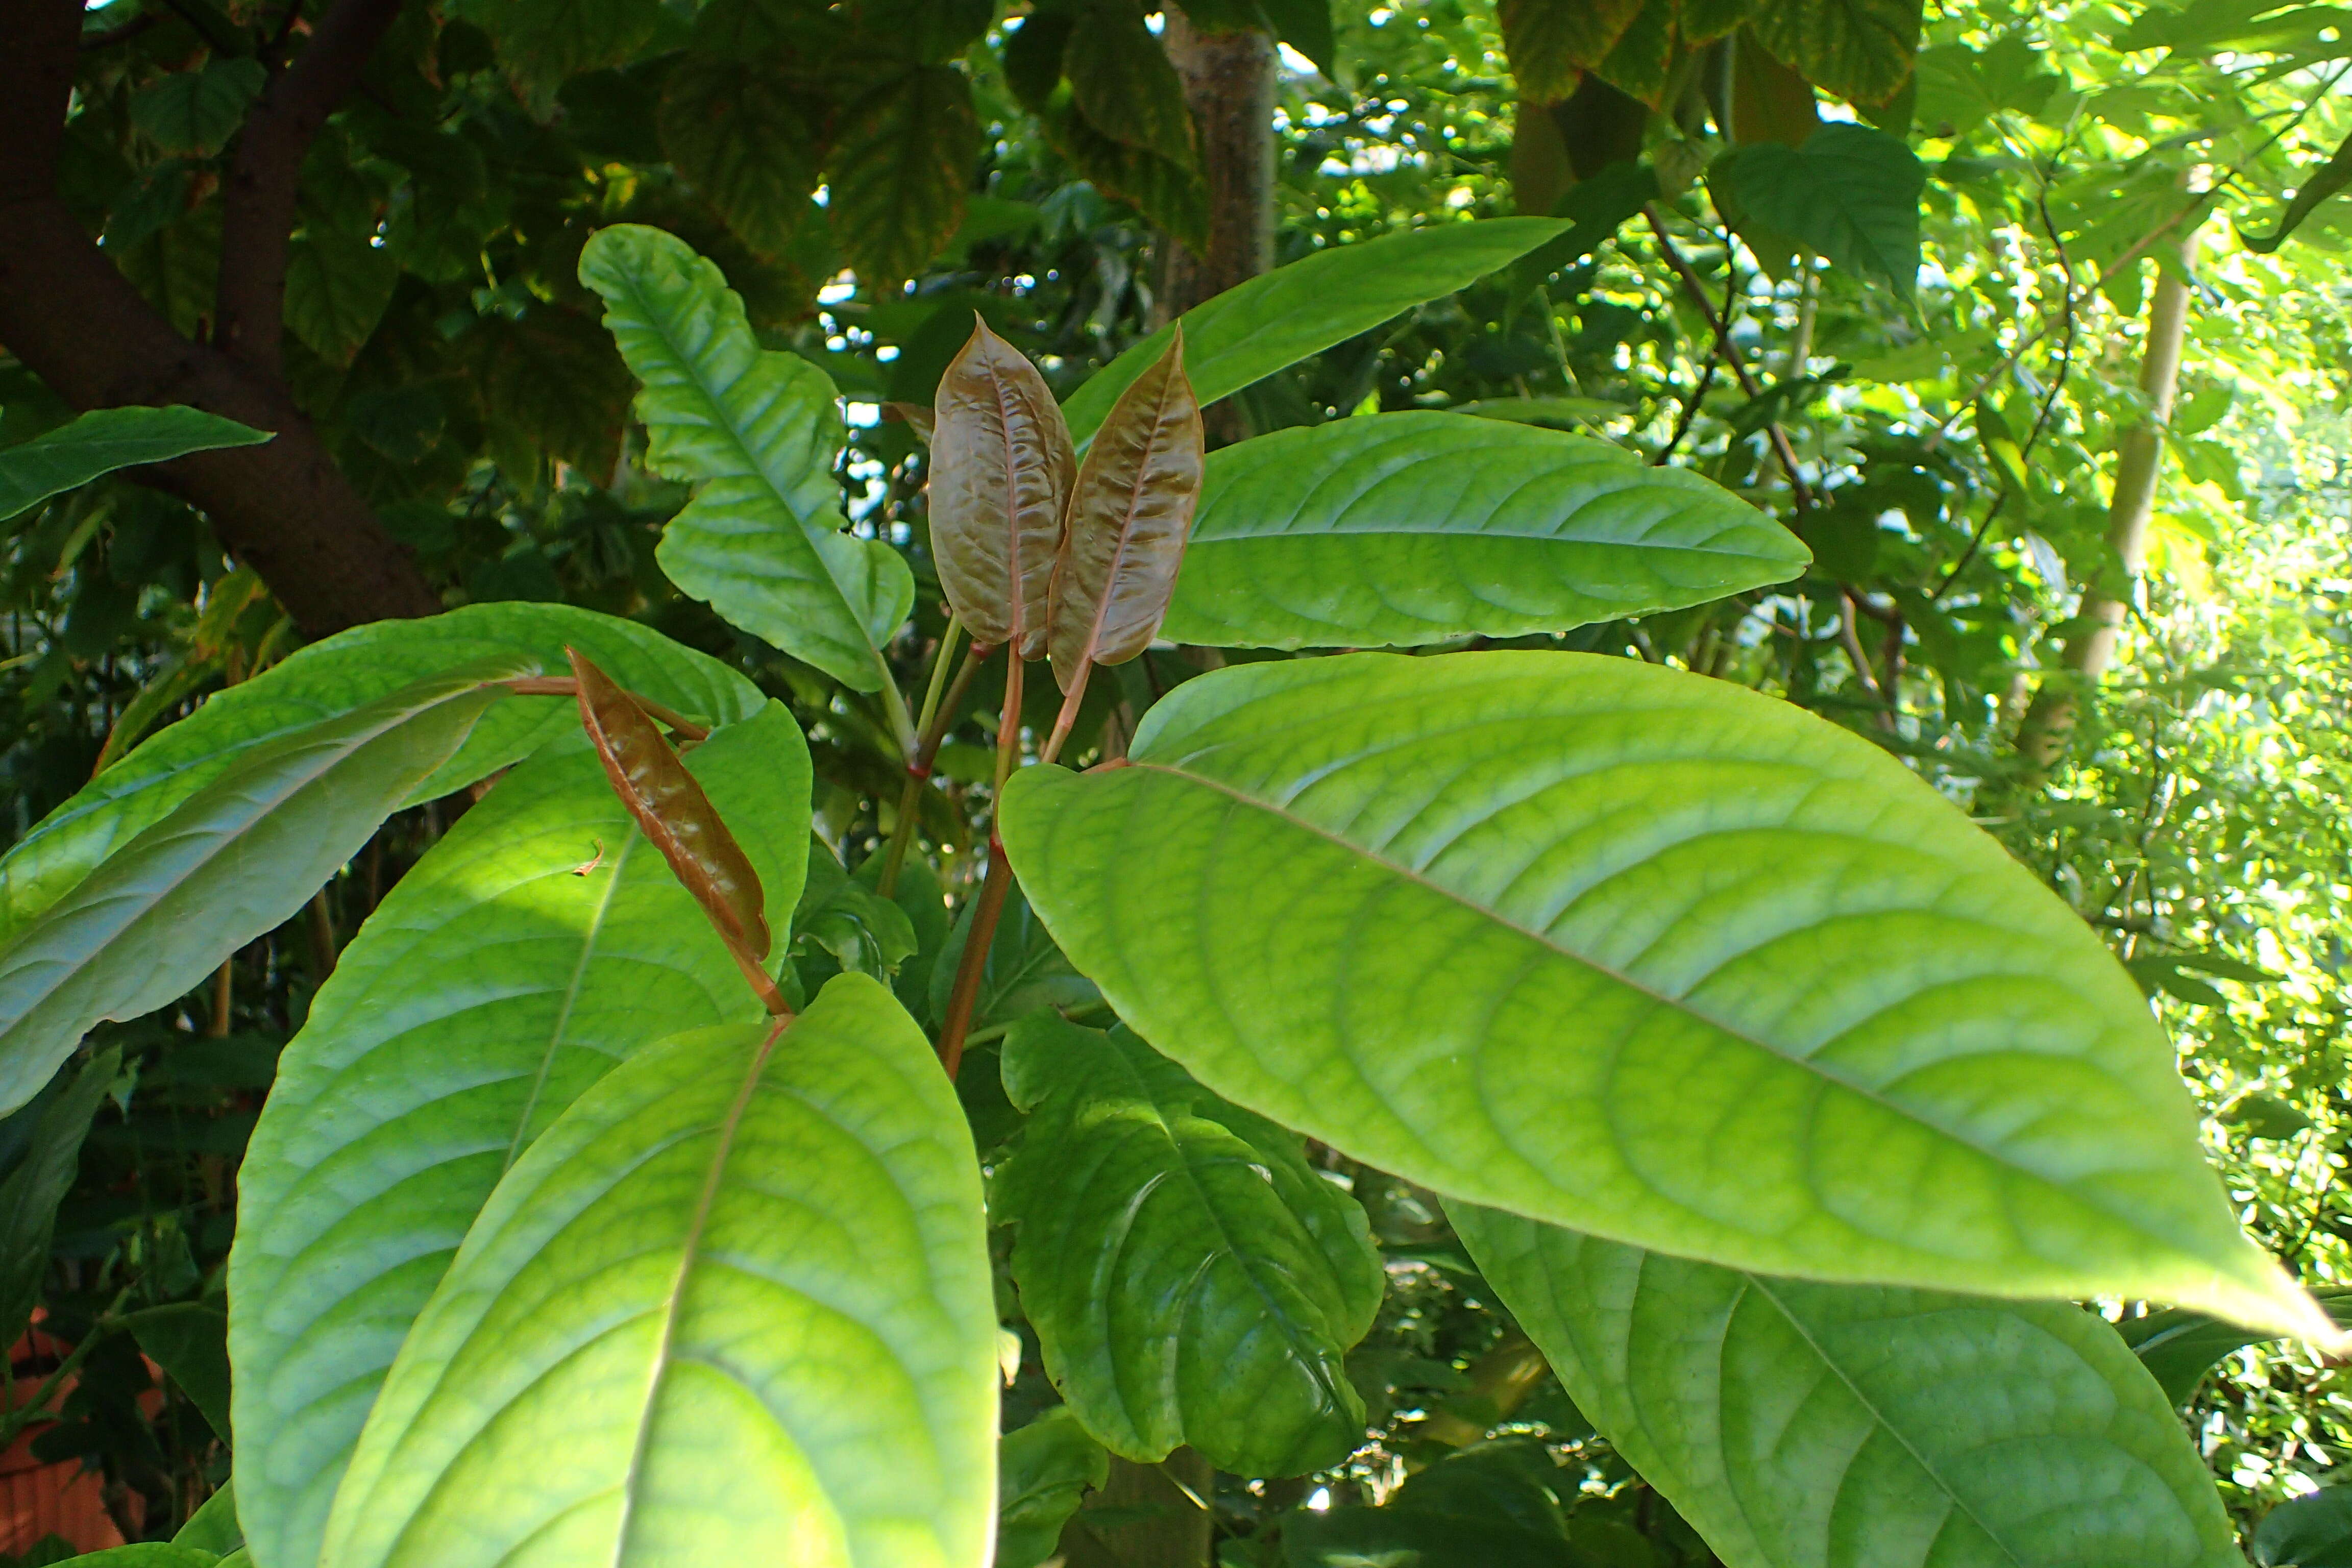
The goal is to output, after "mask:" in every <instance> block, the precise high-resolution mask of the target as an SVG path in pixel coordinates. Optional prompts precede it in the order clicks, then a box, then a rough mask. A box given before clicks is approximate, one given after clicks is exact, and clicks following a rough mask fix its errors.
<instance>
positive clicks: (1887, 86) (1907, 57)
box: [1748, 0, 1920, 103]
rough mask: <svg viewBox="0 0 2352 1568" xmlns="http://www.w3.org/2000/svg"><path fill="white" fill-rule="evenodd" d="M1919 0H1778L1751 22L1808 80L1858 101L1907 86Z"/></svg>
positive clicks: (1754, 14)
mask: <svg viewBox="0 0 2352 1568" xmlns="http://www.w3.org/2000/svg"><path fill="white" fill-rule="evenodd" d="M1919 15H1920V5H1919V0H1773V3H1772V4H1770V5H1757V6H1756V7H1755V8H1754V9H1753V10H1752V11H1751V12H1750V13H1749V16H1748V26H1749V28H1750V29H1751V30H1753V31H1754V33H1755V35H1756V38H1757V41H1758V42H1759V43H1761V44H1762V45H1763V46H1764V47H1766V48H1768V49H1769V50H1771V51H1772V53H1773V55H1774V56H1775V57H1776V58H1780V59H1782V60H1785V61H1787V62H1788V63H1789V64H1790V65H1792V66H1794V67H1795V68H1797V69H1798V71H1799V72H1800V73H1801V74H1802V75H1803V77H1804V78H1805V79H1806V80H1807V81H1810V82H1811V83H1812V84H1813V85H1814V86H1816V87H1825V88H1827V89H1830V90H1831V91H1832V92H1833V93H1836V94H1837V95H1838V96H1839V97H1840V98H1844V99H1851V100H1853V101H1855V102H1857V103H1884V102H1885V101H1887V100H1890V99H1892V98H1893V97H1894V96H1895V94H1896V93H1898V92H1900V91H1902V90H1903V85H1904V83H1905V82H1906V81H1907V80H1908V79H1910V76H1911V62H1912V58H1913V56H1914V55H1916V53H1917V51H1918V47H1919Z"/></svg>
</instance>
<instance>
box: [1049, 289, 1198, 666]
mask: <svg viewBox="0 0 2352 1568" xmlns="http://www.w3.org/2000/svg"><path fill="white" fill-rule="evenodd" d="M1201 465H1202V436H1201V405H1200V404H1199V403H1198V402H1197V401H1195V400H1194V398H1193V396H1192V383H1190V382H1189V381H1187V380H1185V378H1184V333H1183V330H1182V328H1181V325H1180V326H1179V328H1178V329H1177V331H1176V335H1175V337H1174V339H1173V341H1171V342H1170V343H1169V345H1168V349H1167V352H1166V353H1163V354H1162V355H1161V356H1160V363H1157V364H1155V365H1153V366H1152V367H1151V368H1150V369H1149V370H1147V371H1145V372H1144V373H1143V374H1141V375H1140V376H1138V377H1137V378H1136V379H1135V381H1134V382H1133V383H1131V384H1129V386H1128V388H1127V390H1126V391H1125V392H1122V393H1121V394H1120V395H1119V399H1118V403H1117V404H1115V405H1112V407H1111V411H1110V413H1109V415H1108V416H1107V417H1106V418H1105V419H1104V420H1103V423H1102V428H1101V429H1100V430H1098V431H1097V432H1096V436H1095V441H1094V444H1093V445H1092V446H1090V447H1087V456H1086V460H1085V461H1084V462H1082V463H1080V464H1079V465H1078V477H1077V479H1076V482H1075V483H1074V484H1073V485H1072V486H1071V489H1070V507H1069V522H1068V527H1067V530H1066V534H1065V537H1064V542H1063V546H1062V554H1061V559H1060V560H1058V561H1057V562H1055V565H1054V575H1053V592H1052V596H1051V599H1050V601H1049V604H1048V607H1047V637H1048V641H1049V643H1050V645H1051V650H1052V657H1053V661H1054V679H1055V680H1056V681H1058V682H1060V684H1061V687H1062V689H1064V690H1065V691H1066V690H1068V689H1070V687H1071V686H1072V685H1073V684H1075V683H1076V681H1078V680H1079V679H1081V678H1082V673H1083V671H1084V670H1085V668H1086V667H1087V665H1088V664H1105V665H1109V664H1124V663H1125V662H1126V661H1127V660H1129V659H1130V658H1134V657H1135V656H1136V655H1137V654H1139V653H1141V652H1142V651H1143V650H1144V649H1145V648H1146V647H1150V643H1151V638H1152V637H1153V635H1154V634H1155V633H1157V632H1158V631H1159V629H1160V617H1161V616H1164V615H1166V614H1167V613H1168V597H1169V595H1171V594H1172V593H1174V592H1175V589H1176V573H1177V570H1178V568H1179V567H1181V565H1182V564H1183V561H1184V538H1185V535H1186V533H1187V532H1188V531H1190V530H1191V528H1192V509H1193V507H1194V505H1195V504H1196V503H1197V502H1198V501H1199V500H1200V495H1201Z"/></svg>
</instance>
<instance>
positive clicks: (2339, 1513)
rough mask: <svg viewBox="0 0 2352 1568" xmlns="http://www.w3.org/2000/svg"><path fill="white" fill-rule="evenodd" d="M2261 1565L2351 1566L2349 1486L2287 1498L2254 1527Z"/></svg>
mask: <svg viewBox="0 0 2352 1568" xmlns="http://www.w3.org/2000/svg"><path fill="white" fill-rule="evenodd" d="M2254 1561H2255V1562H2256V1563H2260V1564H2262V1568H2352V1487H2343V1486H2334V1487H2324V1488H2322V1489H2320V1490H2318V1491H2315V1492H2311V1493H2309V1494H2307V1495H2305V1496H2303V1497H2299V1498H2290V1499H2288V1500H2286V1501H2285V1502H2283V1503H2281V1504H2279V1505H2278V1506H2277V1507H2276V1508H2274V1509H2273V1510H2270V1512H2268V1513H2266V1514H2264V1515H2263V1522H2262V1523H2261V1524H2260V1525H2258V1526H2257V1527H2256V1528H2255V1530H2254Z"/></svg>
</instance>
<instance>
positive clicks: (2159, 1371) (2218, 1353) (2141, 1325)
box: [2116, 1289, 2352, 1405]
mask: <svg viewBox="0 0 2352 1568" xmlns="http://www.w3.org/2000/svg"><path fill="white" fill-rule="evenodd" d="M2313 1295H2314V1296H2315V1299H2316V1300H2318V1302H2319V1304H2320V1306H2322V1307H2323V1308H2325V1309H2326V1311H2327V1314H2328V1315H2329V1316H2330V1317H2332V1318H2334V1319H2335V1320H2336V1322H2337V1323H2339V1324H2344V1325H2347V1326H2352V1290H2345V1289H2336V1290H2318V1291H2315V1292H2313ZM2116 1332H2118V1333H2120V1334H2121V1335H2123V1338H2124V1343H2126V1344H2127V1345H2129V1346H2131V1348H2132V1353H2133V1354H2135V1355H2137V1356H2138V1357H2139V1362H2140V1364H2141V1365H2142V1366H2144V1367H2146V1368H2147V1370H2148V1373H2149V1375H2151V1376H2153V1377H2154V1378H2155V1379H2156V1382H2157V1386H2158V1387H2159V1388H2161V1389H2163V1390H2164V1396H2165V1398H2167V1399H2168V1400H2170V1401H2171V1402H2172V1403H2173V1404H2174V1405H2186V1404H2188V1403H2189V1397H2190V1395H2192V1394H2195V1393H2196V1392H2197V1385H2198V1384H2200V1383H2203V1382H2204V1381H2205V1374H2206V1373H2210V1372H2211V1371H2212V1370H2213V1368H2214V1367H2215V1366H2217V1365H2219V1364H2220V1363H2221V1358H2222V1357H2223V1356H2225V1355H2228V1354H2230V1353H2231V1352H2233V1351H2242V1350H2243V1349H2245V1348H2246V1347H2247V1346H2248V1345H2258V1344H2261V1343H2262V1342H2264V1341H2265V1340H2269V1339H2273V1338H2276V1337H2277V1336H2275V1335H2272V1334H2265V1333H2263V1332H2262V1331H2259V1330H2256V1329H2242V1328H2240V1327H2238V1325H2236V1324H2235V1323H2225V1322H2222V1321H2220V1320H2218V1319H2215V1318H2209V1317H2207V1316H2206V1315H2205V1314H2204V1313H2202V1312H2191V1311H2189V1310H2186V1309H2185V1308H2180V1307H2168V1308H2166V1309H2164V1310H2162V1311H2158V1312H2148V1313H2146V1314H2144V1315H2142V1316H2140V1317H2137V1318H2126V1319H2125V1320H2124V1321H2122V1322H2119V1323H2117V1324H2116Z"/></svg>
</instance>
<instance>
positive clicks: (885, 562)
mask: <svg viewBox="0 0 2352 1568" xmlns="http://www.w3.org/2000/svg"><path fill="white" fill-rule="evenodd" d="M580 280H581V281H582V282H583V283H585V284H587V285H588V286H589V287H590V288H592V289H595V290H596V291H597V292H598V293H599V294H601V295H603V296H604V325H605V327H606V328H607V329H608V330H610V331H611V332H612V333H613V336H614V339H615V340H616V341H617V342H619V343H620V345H621V353H622V356H623V357H624V358H625V359H626V360H627V361H628V362H629V368H630V369H631V370H633V371H635V373H636V375H637V378H638V379H639V380H640V381H642V382H644V383H645V390H644V391H643V392H642V393H640V394H639V395H638V396H637V413H638V416H639V417H641V418H642V419H644V420H645V422H646V434H647V437H648V439H649V441H650V444H651V448H650V453H649V457H650V459H651V461H652V463H653V465H654V467H655V468H656V469H657V470H659V471H660V472H661V473H662V474H664V475H666V476H667V477H668V478H671V479H687V480H693V481H697V482H698V483H699V484H700V489H698V490H697V492H696V494H695V498H694V500H693V502H692V503H691V504H690V505H688V507H687V509H686V510H684V511H682V512H680V513H678V514H677V517H675V518H673V519H671V520H670V522H669V526H668V528H667V530H666V531H664V533H663V535H662V542H661V546H660V549H659V550H658V551H657V552H656V555H657V558H658V559H659V561H660V562H661V566H662V570H663V571H665V572H667V573H668V574H669V577H670V580H671V581H672V582H674V583H676V584H677V585H678V586H679V587H680V588H681V589H683V590H685V591H686V592H687V593H688V594H691V595H694V596H695V597H697V598H698V599H704V600H707V601H709V604H710V606H711V608H713V609H715V610H717V611H718V612H719V614H720V615H722V616H726V617H727V619H729V620H730V621H731V622H733V623H734V624H735V625H737V626H740V627H742V628H743V629H744V630H745V631H747V632H750V633H751V635H752V636H754V637H760V638H762V639H763V640H765V641H766V642H768V643H770V644H772V646H774V647H778V648H780V649H782V651H783V652H785V653H788V654H790V655H792V656H793V658H797V659H801V660H803V662H805V663H808V664H812V665H814V666H815V667H816V668H819V669H821V670H824V672H825V673H826V674H827V675H830V676H832V677H833V678H834V679H836V680H839V681H840V682H842V683H843V684H844V685H845V686H848V687H851V688H853V689H856V690H859V691H877V690H879V689H881V688H882V686H883V683H884V682H885V681H886V680H887V679H888V673H887V668H886V667H885V665H884V664H883V660H882V655H881V652H880V649H881V647H882V645H883V644H885V643H887V642H888V641H889V640H890V638H891V637H893V636H895V635H896V634H897V632H898V627H899V626H900V624H901V623H903V622H904V621H905V620H906V618H907V615H908V611H909V610H910V609H912V608H913V606H914V602H915V579H914V575H913V574H912V573H911V572H909V571H908V567H907V563H906V561H905V559H904V558H903V557H901V556H900V555H899V553H898V552H897V551H896V550H893V549H892V548H891V547H890V546H889V545H888V544H887V543H886V542H883V541H881V540H877V539H860V538H858V537H856V535H854V534H850V533H845V532H844V531H843V529H844V527H845V521H844V519H843V517H842V514H841V490H840V487H839V486H838V485H837V484H836V483H835V480H834V478H833V463H834V457H835V454H836V453H837V452H838V451H839V450H840V449H841V444H842V428H843V427H842V423H841V411H840V409H839V408H838V407H837V406H835V400H834V390H833V383H832V382H830V381H828V380H827V379H826V378H825V374H824V372H823V371H821V370H819V369H817V367H816V366H814V364H811V363H809V362H808V361H806V360H804V359H803V358H801V357H800V356H799V355H798V354H793V353H782V352H778V351H771V350H763V349H761V347H760V344H759V341H758V340H757V339H756V338H754V337H753V336H752V334H751V323H750V321H748V320H746V319H745V317H744V314H743V300H742V299H741V297H740V295H738V294H737V293H736V292H735V291H734V290H733V289H730V288H728V287H727V280H726V279H725V278H724V277H723V276H721V274H720V273H719V268H717V267H716V266H714V265H713V264H712V263H710V262H709V261H707V260H705V259H704V258H701V257H699V256H697V255H696V254H695V253H694V251H693V249H692V247H689V246H688V245H687V243H686V242H685V241H684V240H682V239H678V238H677V237H673V236H671V235H668V234H665V233H663V232H662V231H661V230H659V229H656V228H646V227H644V226H641V225H637V224H616V225H614V226H612V227H610V228H606V229H604V230H601V231H599V232H598V233H597V235H596V237H594V238H593V239H591V240H590V241H589V242H588V247H587V248H586V249H585V250H583V252H582V253H581V256H580Z"/></svg>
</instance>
